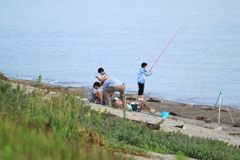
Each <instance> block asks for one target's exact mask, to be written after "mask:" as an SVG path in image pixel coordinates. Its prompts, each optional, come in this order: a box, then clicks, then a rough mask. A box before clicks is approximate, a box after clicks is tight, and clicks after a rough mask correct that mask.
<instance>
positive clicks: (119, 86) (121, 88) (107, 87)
mask: <svg viewBox="0 0 240 160" xmlns="http://www.w3.org/2000/svg"><path fill="white" fill-rule="evenodd" d="M101 84H102V85H103V100H104V101H105V103H106V105H109V106H111V101H110V96H111V94H112V93H114V92H119V93H120V99H121V101H122V104H123V108H124V107H125V105H126V97H125V94H124V92H125V89H126V86H125V85H124V83H122V82H120V81H119V80H118V79H116V78H110V77H109V76H106V77H104V78H102V81H101Z"/></svg>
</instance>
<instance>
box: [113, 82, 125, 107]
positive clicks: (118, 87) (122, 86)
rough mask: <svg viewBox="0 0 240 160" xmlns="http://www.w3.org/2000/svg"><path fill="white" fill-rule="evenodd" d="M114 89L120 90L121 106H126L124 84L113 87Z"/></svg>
mask: <svg viewBox="0 0 240 160" xmlns="http://www.w3.org/2000/svg"><path fill="white" fill-rule="evenodd" d="M114 89H115V91H118V92H120V98H121V101H122V104H123V108H124V107H125V106H126V97H125V89H126V86H125V85H124V84H123V85H120V86H116V87H114Z"/></svg>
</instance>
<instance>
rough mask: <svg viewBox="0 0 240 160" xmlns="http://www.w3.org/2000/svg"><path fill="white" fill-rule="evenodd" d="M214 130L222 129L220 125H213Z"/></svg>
mask: <svg viewBox="0 0 240 160" xmlns="http://www.w3.org/2000/svg"><path fill="white" fill-rule="evenodd" d="M214 130H215V131H221V130H222V127H220V126H215V127H214Z"/></svg>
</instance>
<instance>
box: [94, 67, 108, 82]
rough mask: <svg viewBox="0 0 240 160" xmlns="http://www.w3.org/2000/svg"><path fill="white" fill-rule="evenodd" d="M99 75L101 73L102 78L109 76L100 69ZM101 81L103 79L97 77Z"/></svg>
mask: <svg viewBox="0 0 240 160" xmlns="http://www.w3.org/2000/svg"><path fill="white" fill-rule="evenodd" d="M98 73H100V74H101V75H102V78H104V77H105V76H107V74H106V73H105V72H104V69H103V68H98ZM95 77H96V78H97V79H98V80H99V81H101V80H102V78H99V77H98V76H95Z"/></svg>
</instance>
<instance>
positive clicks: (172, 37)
mask: <svg viewBox="0 0 240 160" xmlns="http://www.w3.org/2000/svg"><path fill="white" fill-rule="evenodd" d="M189 19H190V18H189ZM189 19H188V20H189ZM188 20H187V21H188ZM187 21H186V22H184V23H183V25H182V26H181V27H180V28H179V29H178V31H177V32H176V33H175V34H174V36H173V37H172V39H171V40H170V41H169V42H168V44H167V45H166V47H165V48H164V49H163V51H162V52H161V54H160V55H159V56H158V58H157V59H156V61H155V62H154V64H153V65H152V67H151V68H150V70H149V72H150V71H151V70H152V68H153V67H154V66H155V64H156V63H157V61H158V60H159V58H160V57H161V56H162V54H163V52H164V51H165V50H166V49H167V47H168V45H169V44H170V43H171V42H172V40H173V39H174V37H175V36H176V35H177V34H178V32H179V31H180V30H181V29H182V27H183V26H184V25H185V24H186V23H187Z"/></svg>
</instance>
